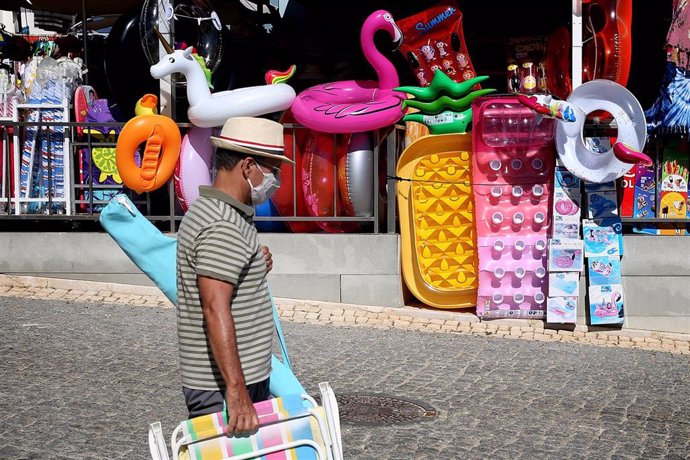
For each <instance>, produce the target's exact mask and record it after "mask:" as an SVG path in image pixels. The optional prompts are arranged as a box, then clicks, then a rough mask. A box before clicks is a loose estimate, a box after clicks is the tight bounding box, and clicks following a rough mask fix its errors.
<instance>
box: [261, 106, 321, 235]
mask: <svg viewBox="0 0 690 460" xmlns="http://www.w3.org/2000/svg"><path fill="white" fill-rule="evenodd" d="M280 123H282V124H283V125H285V124H291V123H294V124H297V120H295V117H294V116H293V115H292V112H291V111H290V110H286V111H285V112H284V113H283V116H282V117H281V118H280ZM283 132H284V143H285V156H286V157H288V158H290V159H291V160H294V161H295V166H293V165H291V164H289V163H287V162H283V166H282V170H281V174H280V181H281V185H280V188H279V189H278V190H277V191H276V192H275V193H274V194H273V196H272V197H271V202H272V203H273V205H274V206H275V208H276V209H277V210H278V214H280V215H281V216H301V217H303V216H309V213H308V212H307V205H306V204H305V203H304V195H303V194H302V183H301V174H302V173H301V170H300V165H301V164H302V152H303V148H304V142H305V141H306V138H307V135H308V134H309V130H308V129H306V128H285V129H284V130H283ZM293 174H294V175H295V176H293ZM293 177H296V178H297V187H296V188H295V192H296V195H295V196H294V197H293V193H292V192H293V187H294V185H295V181H294V180H293ZM295 206H296V208H297V212H296V213H295ZM285 225H287V227H288V228H289V229H290V231H292V232H293V233H311V232H317V231H319V230H320V227H319V226H318V225H316V224H315V223H314V222H285Z"/></svg>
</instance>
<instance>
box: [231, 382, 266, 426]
mask: <svg viewBox="0 0 690 460" xmlns="http://www.w3.org/2000/svg"><path fill="white" fill-rule="evenodd" d="M225 402H226V404H227V406H228V431H227V433H228V436H235V437H246V436H249V435H251V434H254V433H256V431H257V430H258V429H259V417H258V416H257V415H256V409H254V406H253V405H252V400H251V399H250V398H249V394H248V393H247V388H246V387H244V386H243V387H238V388H232V389H231V388H228V389H226V390H225Z"/></svg>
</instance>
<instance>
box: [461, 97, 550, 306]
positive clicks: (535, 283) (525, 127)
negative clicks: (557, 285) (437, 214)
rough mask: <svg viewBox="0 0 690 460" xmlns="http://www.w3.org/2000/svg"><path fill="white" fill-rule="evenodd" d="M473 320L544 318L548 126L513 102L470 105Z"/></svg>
mask: <svg viewBox="0 0 690 460" xmlns="http://www.w3.org/2000/svg"><path fill="white" fill-rule="evenodd" d="M472 119H473V120H474V121H473V124H474V128H473V130H472V141H473V142H472V144H473V149H474V156H473V157H472V183H473V191H474V203H475V206H476V213H475V214H476V219H477V220H476V223H477V245H478V246H479V294H478V299H477V315H478V316H479V317H481V318H486V319H489V318H531V319H541V318H544V316H545V312H546V295H547V287H548V284H547V281H548V279H547V277H546V274H547V270H546V268H547V265H546V263H547V250H546V249H547V244H546V241H547V236H548V229H549V228H550V227H551V213H550V212H549V201H550V197H551V194H552V190H553V176H552V173H551V171H553V167H554V165H553V163H554V155H553V123H554V122H553V121H552V120H550V119H544V118H542V117H540V116H537V115H536V114H535V113H534V112H533V111H532V110H530V109H528V108H527V107H524V106H522V105H521V104H520V103H519V102H518V100H517V98H516V97H514V96H496V97H483V98H480V99H477V100H475V101H474V103H473V105H472Z"/></svg>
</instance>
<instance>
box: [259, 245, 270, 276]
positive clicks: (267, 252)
mask: <svg viewBox="0 0 690 460" xmlns="http://www.w3.org/2000/svg"><path fill="white" fill-rule="evenodd" d="M261 252H263V253H264V260H265V261H266V273H269V272H270V271H271V270H273V254H271V251H270V250H269V249H268V246H261Z"/></svg>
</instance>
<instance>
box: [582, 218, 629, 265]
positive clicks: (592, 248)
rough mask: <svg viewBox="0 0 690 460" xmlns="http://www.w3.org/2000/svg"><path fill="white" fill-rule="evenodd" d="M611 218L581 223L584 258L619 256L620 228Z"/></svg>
mask: <svg viewBox="0 0 690 460" xmlns="http://www.w3.org/2000/svg"><path fill="white" fill-rule="evenodd" d="M617 223H618V222H617V221H616V220H615V219H612V218H608V219H592V220H588V219H586V220H583V221H582V238H583V240H584V247H585V257H601V256H605V257H609V256H619V255H620V253H621V238H620V233H621V226H620V225H617Z"/></svg>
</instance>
